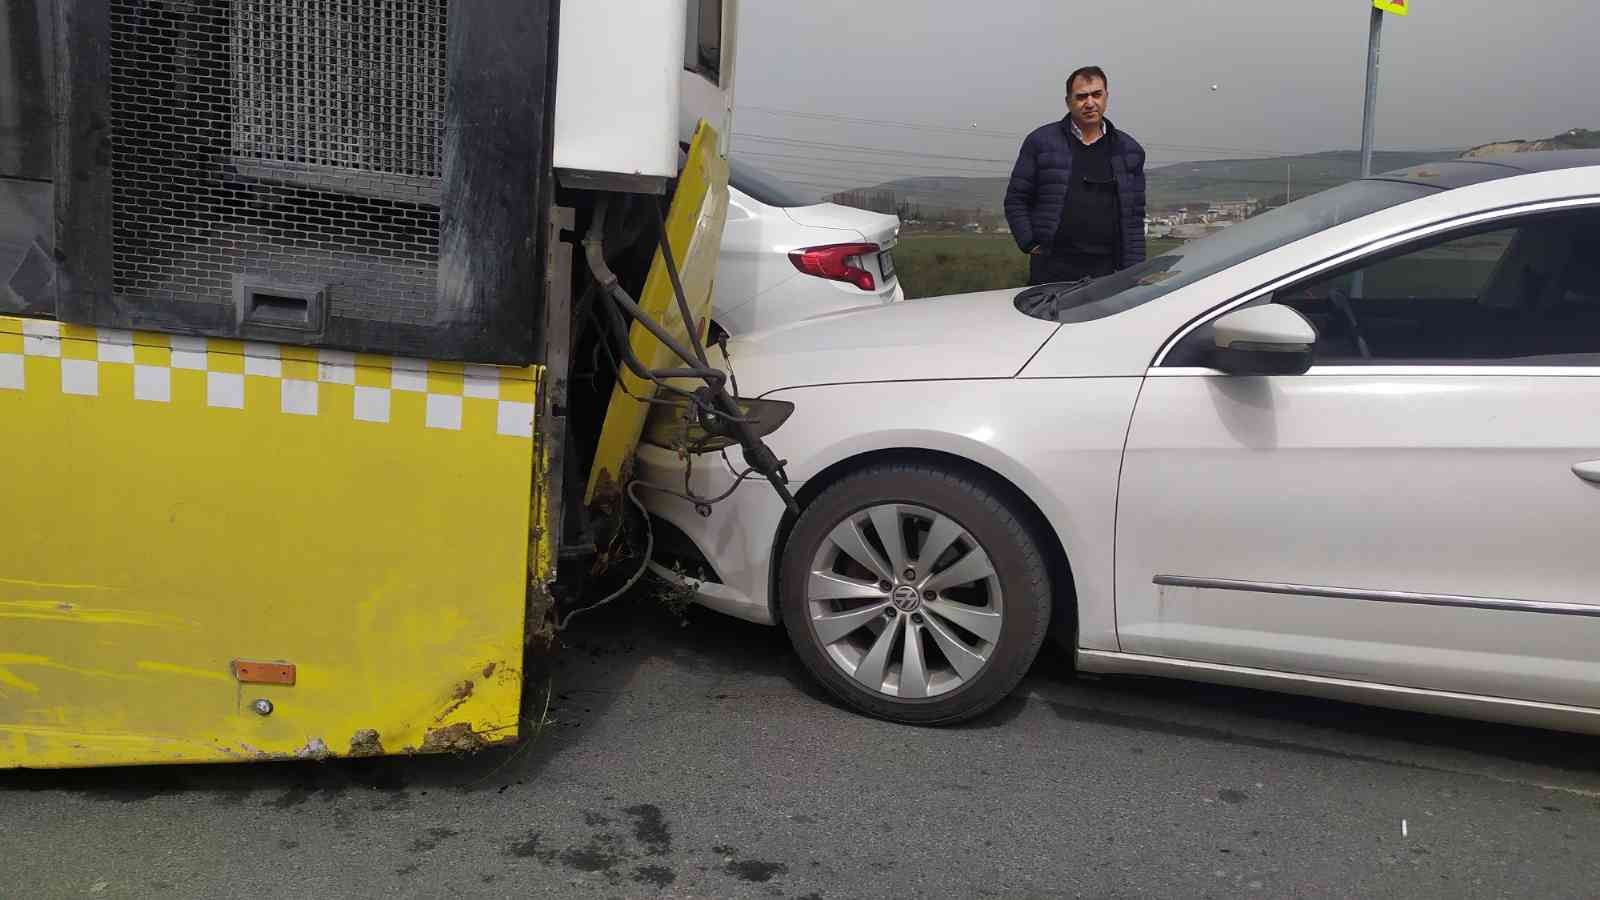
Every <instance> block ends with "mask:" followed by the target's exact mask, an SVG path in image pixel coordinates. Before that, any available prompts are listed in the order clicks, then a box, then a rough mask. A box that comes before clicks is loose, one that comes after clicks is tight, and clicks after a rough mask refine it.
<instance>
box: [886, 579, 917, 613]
mask: <svg viewBox="0 0 1600 900" xmlns="http://www.w3.org/2000/svg"><path fill="white" fill-rule="evenodd" d="M889 599H890V601H892V602H893V603H894V605H895V607H896V608H898V609H899V610H900V611H901V612H911V611H912V610H914V609H916V608H917V607H918V606H921V605H922V598H921V597H920V596H918V594H917V589H916V588H914V587H912V586H911V585H909V584H902V585H900V586H899V587H897V588H895V589H894V593H892V594H890V595H889Z"/></svg>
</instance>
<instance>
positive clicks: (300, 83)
mask: <svg viewBox="0 0 1600 900" xmlns="http://www.w3.org/2000/svg"><path fill="white" fill-rule="evenodd" d="M110 12H111V21H110V26H111V28H110V31H111V42H110V59H111V83H110V86H109V93H110V108H111V119H112V121H111V126H112V146H113V153H112V160H111V170H112V178H111V182H112V203H113V228H112V232H113V233H112V245H113V260H114V262H113V284H114V288H113V289H114V291H115V293H117V294H118V295H120V296H121V297H122V298H123V299H124V300H127V301H131V302H133V303H135V304H136V303H138V301H139V300H141V299H148V300H152V301H158V302H162V303H172V302H178V301H191V302H202V303H214V304H227V305H229V306H232V305H233V304H234V303H235V294H236V291H237V290H238V289H239V287H240V285H241V284H242V283H247V284H250V285H252V286H255V287H264V288H266V289H268V290H270V289H272V287H274V286H292V287H296V288H299V289H302V290H304V289H315V290H320V291H325V292H326V294H325V296H326V297H327V301H328V305H329V307H330V311H331V313H332V314H333V315H336V316H349V317H353V318H360V319H368V320H379V321H389V322H397V323H416V324H421V323H425V322H428V321H430V320H431V319H432V317H433V316H432V314H433V307H434V305H435V302H436V300H435V298H436V292H437V281H438V246H439V224H440V214H439V193H440V189H439V185H440V174H441V168H442V164H441V135H442V131H443V119H444V103H445V98H444V93H445V88H444V85H445V15H446V6H445V0H165V2H162V0H111V4H110Z"/></svg>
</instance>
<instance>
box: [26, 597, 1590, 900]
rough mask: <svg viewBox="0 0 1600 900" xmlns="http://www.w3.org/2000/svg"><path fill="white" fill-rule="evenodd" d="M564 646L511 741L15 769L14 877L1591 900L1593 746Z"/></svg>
mask: <svg viewBox="0 0 1600 900" xmlns="http://www.w3.org/2000/svg"><path fill="white" fill-rule="evenodd" d="M579 621H580V622H582V620H579ZM566 640H567V643H568V647H567V650H566V651H565V652H564V653H563V654H562V656H561V657H560V658H559V660H558V662H557V663H556V664H555V667H554V669H553V672H552V674H551V676H550V679H549V681H548V682H541V683H540V684H538V685H535V687H534V691H536V692H537V696H536V697H535V703H534V704H533V706H534V707H535V708H538V707H541V706H542V705H543V699H544V693H545V689H546V684H548V685H549V686H550V689H551V691H552V693H553V697H552V699H551V702H550V712H549V718H550V719H551V720H553V721H552V722H551V724H548V725H546V726H545V727H544V728H543V729H542V730H541V731H540V733H539V735H538V737H537V738H536V739H535V740H532V741H531V742H528V743H526V744H525V745H524V746H523V747H522V748H521V749H519V750H517V751H512V752H508V751H495V752H493V753H490V754H485V755H483V756H480V757H477V758H472V759H455V758H431V759H416V760H376V761H357V762H335V763H326V764H316V763H306V764H301V763H279V764H265V765H239V766H217V767H185V768H150V769H117V770H99V771H82V772H67V773H32V772H22V773H8V774H0V898H8V900H9V898H34V897H80V896H98V897H108V898H109V897H131V896H161V897H218V896H249V897H253V898H254V897H295V898H305V897H313V896H385V897H388V896H402V897H439V896H451V897H480V896H481V897H525V896H530V895H532V896H542V895H568V896H606V897H610V896H653V895H669V896H685V897H687V896H719V897H721V896H734V897H768V896H771V897H795V898H798V897H829V898H832V897H864V896H953V897H969V896H1092V897H1108V896H1136V895H1137V896H1164V897H1203V896H1215V897H1223V896H1228V897H1232V896H1240V895H1245V896H1263V897H1285V896H1297V897H1299V896H1308V897H1309V896H1340V897H1347V896H1406V897H1435V896H1436V897H1473V896H1502V895H1504V896H1519V897H1521V896H1539V897H1580V896H1594V895H1596V893H1597V892H1600V752H1597V751H1600V740H1596V739H1591V738H1583V737H1574V736H1570V735H1559V734H1553V733H1546V732H1538V731H1532V730H1523V729H1513V728H1504V727H1498V726H1488V725H1478V724H1471V723H1463V722H1458V721H1454V720H1445V719H1438V718H1431V717H1426V716H1418V715H1413V714H1407V713H1394V712H1385V711H1378V710H1372V709H1367V708H1363V707H1355V706H1347V705H1342V704H1337V703H1328V702H1322V701H1311V700H1303V699H1296V698H1285V697H1280V696H1275V695H1268V694H1261V693H1255V692H1249V691H1240V690H1232V689H1223V688H1212V687H1203V686H1197V685H1192V684H1183V683H1176V682H1173V683H1168V682H1157V681H1136V680H1117V679H1107V680H1101V681H1086V680H1075V679H1073V678H1072V677H1071V675H1070V674H1069V673H1068V672H1067V670H1066V669H1065V667H1064V666H1062V665H1061V664H1060V663H1059V662H1053V661H1050V660H1046V661H1044V662H1042V663H1041V664H1040V666H1038V667H1037V669H1036V670H1035V672H1034V673H1033V674H1032V675H1031V676H1030V677H1029V678H1028V680H1027V681H1026V682H1024V684H1023V686H1022V689H1021V690H1020V692H1019V694H1018V695H1017V696H1016V697H1015V698H1014V699H1012V700H1010V701H1008V702H1006V703H1005V704H1003V705H1002V706H1001V707H1000V708H999V709H998V710H997V711H996V712H994V713H993V714H991V715H989V716H987V717H985V718H983V719H982V720H980V721H977V722H974V723H971V724H969V725H966V726H963V727H959V728H951V729H943V730H926V729H911V728H905V727H899V726H894V725H889V724H885V723H882V722H877V721H873V720H869V719H865V718H862V717H860V716H857V715H854V714H852V713H850V712H847V711H845V710H843V709H841V708H839V707H838V706H836V705H834V704H833V703H832V702H830V701H829V700H828V699H827V698H825V697H823V696H821V695H820V694H819V693H818V690H817V688H815V687H814V686H813V685H812V683H811V682H810V681H809V680H808V679H807V678H806V676H805V674H804V673H803V671H802V670H801V669H800V667H799V664H798V662H797V661H796V660H795V659H794V657H793V656H792V654H791V653H790V652H789V650H788V646H787V644H786V643H785V641H784V639H783V638H782V636H781V635H780V634H779V633H777V632H776V631H772V630H768V629H763V628H758V627H755V626H748V625H744V624H742V623H739V622H734V621H731V620H726V619H723V618H721V617H718V616H715V615H713V614H710V613H704V612H696V613H693V614H692V621H691V622H690V623H689V624H688V625H687V626H680V624H679V622H678V621H677V620H676V619H674V618H673V617H671V616H669V615H667V614H665V613H664V612H663V611H660V610H659V609H657V608H654V607H649V606H633V607H624V608H619V609H615V610H605V611H602V612H600V613H597V614H596V616H595V620H594V621H592V622H586V623H583V624H582V625H581V626H578V625H576V624H575V627H574V630H573V631H572V632H570V633H569V634H568V635H567V637H566Z"/></svg>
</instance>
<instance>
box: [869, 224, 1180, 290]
mask: <svg viewBox="0 0 1600 900" xmlns="http://www.w3.org/2000/svg"><path fill="white" fill-rule="evenodd" d="M1178 243H1179V242H1178V241H1151V242H1150V248H1149V253H1150V255H1151V256H1155V255H1157V254H1159V253H1162V252H1164V251H1166V250H1167V249H1169V248H1171V247H1175V246H1177V245H1178ZM894 264H895V269H896V271H898V272H899V274H900V283H901V284H902V285H904V286H905V290H906V297H907V298H915V297H942V296H945V295H946V294H968V293H972V292H974V291H995V290H1000V289H1002V288H1012V287H1021V286H1023V285H1025V284H1027V283H1028V258H1027V257H1026V256H1023V255H1022V252H1021V251H1019V250H1018V249H1017V245H1016V244H1014V243H1012V241H1011V238H1010V237H1009V236H1007V235H1003V234H976V235H974V234H927V235H912V236H910V237H902V238H901V239H900V243H899V245H897V246H896V247H895V250H894Z"/></svg>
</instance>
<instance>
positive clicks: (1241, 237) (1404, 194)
mask: <svg viewBox="0 0 1600 900" xmlns="http://www.w3.org/2000/svg"><path fill="white" fill-rule="evenodd" d="M1437 191H1438V188H1435V187H1429V186H1426V185H1420V184H1409V183H1405V182H1398V181H1352V182H1350V183H1349V184H1345V185H1341V186H1339V187H1336V188H1332V189H1330V190H1326V191H1322V192H1321V193H1318V194H1313V195H1312V196H1310V197H1306V198H1304V199H1302V200H1297V201H1295V202H1294V203H1291V204H1289V205H1287V206H1282V207H1279V208H1277V209H1274V210H1272V211H1270V212H1266V213H1263V214H1261V215H1259V216H1256V217H1255V218H1253V219H1248V220H1246V221H1244V222H1240V223H1239V224H1237V225H1233V226H1231V227H1229V228H1226V229H1224V230H1222V231H1220V232H1218V233H1216V234H1213V235H1210V236H1208V237H1204V238H1200V239H1198V240H1194V241H1190V242H1189V243H1186V244H1183V245H1181V246H1179V247H1177V248H1175V249H1173V250H1172V251H1171V252H1169V253H1166V254H1163V255H1161V256H1158V257H1156V258H1155V259H1151V260H1147V261H1145V262H1143V263H1140V264H1139V265H1137V266H1133V267H1132V268H1128V269H1123V270H1122V271H1120V272H1117V273H1115V274H1112V275H1107V276H1105V277H1103V278H1097V279H1094V280H1092V281H1078V282H1072V283H1069V284H1043V285H1037V286H1035V287H1030V288H1028V289H1027V290H1025V291H1023V292H1022V293H1020V294H1018V295H1017V297H1016V301H1015V302H1016V306H1017V309H1018V310H1020V311H1022V312H1024V313H1026V314H1028V315H1030V316H1033V317H1035V318H1039V319H1049V320H1052V321H1056V322H1087V321H1090V320H1093V319H1101V318H1105V317H1106V316H1111V315H1115V314H1117V313H1120V312H1124V311H1126V310H1129V309H1132V308H1134V307H1135V306H1142V305H1143V304H1146V303H1149V302H1150V301H1151V300H1155V299H1156V298H1158V297H1163V296H1166V295H1167V294H1170V293H1172V292H1173V291H1175V290H1177V289H1179V288H1181V287H1184V286H1186V285H1189V284H1193V283H1194V282H1196V281H1199V280H1200V279H1202V278H1206V277H1208V276H1210V275H1214V274H1216V273H1217V272H1220V271H1222V270H1223V269H1226V268H1228V267H1229V266H1232V265H1235V264H1237V263H1241V262H1244V261H1245V260H1247V259H1250V258H1252V257H1256V256H1260V255H1261V254H1263V253H1267V252H1269V251H1271V250H1276V249H1277V248H1279V247H1282V246H1284V245H1286V244H1290V243H1293V242H1294V241H1298V240H1300V239H1301V238H1304V237H1309V236H1310V235H1313V234H1316V233H1317V232H1319V231H1323V230H1325V229H1328V228H1332V227H1333V226H1335V225H1338V224H1340V223H1342V222H1348V221H1350V220H1352V219H1358V218H1360V217H1362V216H1365V215H1370V214H1371V213H1375V212H1377V211H1379V210H1382V209H1387V208H1389V207H1391V206H1397V205H1399V204H1401V203H1405V202H1407V201H1410V200H1415V199H1417V198H1419V197H1424V196H1427V195H1428V194H1432V193H1436V192H1437Z"/></svg>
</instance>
